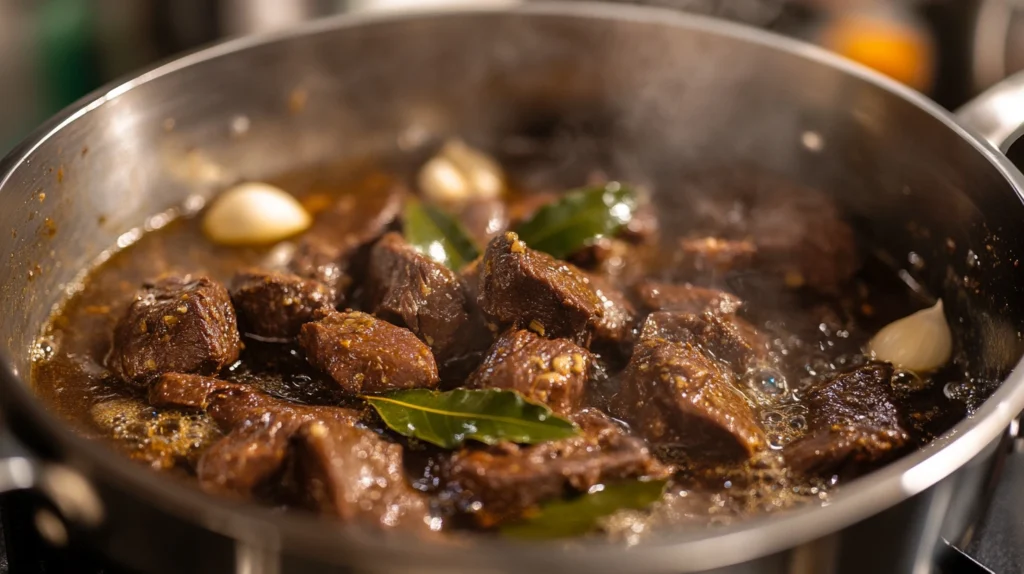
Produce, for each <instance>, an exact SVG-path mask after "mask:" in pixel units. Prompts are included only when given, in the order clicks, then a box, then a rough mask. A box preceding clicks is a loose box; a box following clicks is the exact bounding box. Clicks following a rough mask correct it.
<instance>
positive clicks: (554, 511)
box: [501, 480, 666, 540]
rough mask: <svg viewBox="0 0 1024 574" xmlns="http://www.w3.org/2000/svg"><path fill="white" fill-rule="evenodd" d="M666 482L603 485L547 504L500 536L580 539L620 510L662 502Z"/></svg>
mask: <svg viewBox="0 0 1024 574" xmlns="http://www.w3.org/2000/svg"><path fill="white" fill-rule="evenodd" d="M665 483H666V481H664V480H649V481H643V480H628V481H620V482H612V483H608V484H604V485H601V486H602V488H601V489H600V490H597V491H596V492H595V491H592V492H590V493H588V494H584V495H582V496H579V497H577V498H573V499H570V500H557V501H554V502H550V503H548V504H545V505H544V506H542V507H541V508H540V510H538V511H537V513H536V514H533V515H532V516H530V517H528V518H526V519H524V520H521V521H519V522H514V523H511V524H508V525H506V526H504V527H502V528H501V533H502V534H503V535H505V536H509V537H513V538H522V539H529V540H547V539H554V538H567V537H571V536H580V535H583V534H586V533H588V532H591V531H593V530H594V529H595V528H596V527H597V525H598V522H599V521H600V519H602V518H604V517H605V516H609V515H611V514H613V513H614V512H616V511H618V510H625V509H632V510H643V509H645V508H647V507H648V506H650V505H651V504H654V503H655V502H656V501H657V500H658V499H659V498H661V494H662V492H663V491H664V490H665Z"/></svg>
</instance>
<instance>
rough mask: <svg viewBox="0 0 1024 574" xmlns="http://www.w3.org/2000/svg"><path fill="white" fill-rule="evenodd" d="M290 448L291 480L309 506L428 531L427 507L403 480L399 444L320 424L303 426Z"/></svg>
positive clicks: (333, 424) (334, 424)
mask: <svg viewBox="0 0 1024 574" xmlns="http://www.w3.org/2000/svg"><path fill="white" fill-rule="evenodd" d="M292 448H293V459H292V460H293V462H292V465H291V466H292V467H293V469H294V481H295V483H296V484H297V485H298V486H299V488H300V490H301V491H302V493H303V495H304V498H305V499H306V501H307V502H306V504H307V505H308V506H310V507H311V508H313V509H316V510H319V511H320V512H322V513H324V514H331V515H334V516H338V517H339V518H341V519H342V520H345V521H359V522H362V523H377V524H378V525H379V526H381V527H384V528H394V527H402V528H410V529H426V528H427V525H428V523H427V518H428V516H427V504H426V501H425V499H424V497H423V495H422V494H420V493H419V492H417V491H415V490H413V488H412V487H411V486H409V483H408V482H407V481H406V478H405V474H404V471H403V467H402V447H401V446H399V445H397V444H394V443H389V442H387V441H385V440H384V439H383V438H381V437H380V436H379V435H378V434H376V433H374V432H372V431H370V430H367V429H364V428H359V427H355V426H352V425H351V424H348V423H346V422H339V421H336V420H324V421H314V422H310V423H307V424H305V425H303V427H302V428H300V429H299V431H298V432H297V433H296V434H295V436H294V439H293V440H292Z"/></svg>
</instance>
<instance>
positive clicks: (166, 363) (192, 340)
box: [110, 276, 242, 384]
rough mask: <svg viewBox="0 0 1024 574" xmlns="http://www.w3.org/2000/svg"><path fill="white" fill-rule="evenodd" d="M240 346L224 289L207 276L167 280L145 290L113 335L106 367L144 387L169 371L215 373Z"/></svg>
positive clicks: (231, 357)
mask: <svg viewBox="0 0 1024 574" xmlns="http://www.w3.org/2000/svg"><path fill="white" fill-rule="evenodd" d="M241 348H242V344H241V340H240V339H239V336H238V326H237V324H236V320H235V310H234V308H232V306H231V300H230V298H229V297H228V292H227V289H225V288H224V286H223V285H221V284H220V283H217V282H215V281H213V280H211V279H208V278H206V277H199V278H196V279H193V278H191V277H188V276H185V277H166V278H163V279H160V280H158V281H156V282H154V283H152V284H147V285H145V286H144V287H143V290H142V292H141V293H139V294H138V295H137V296H136V298H135V300H134V301H133V302H132V304H131V305H130V306H129V307H128V310H127V312H126V313H125V315H124V316H123V317H122V318H121V320H120V321H119V322H118V324H117V327H116V328H115V331H114V345H113V350H112V352H111V355H110V362H111V364H110V367H111V368H112V369H113V370H114V371H115V372H117V373H118V374H120V375H121V377H123V378H124V379H125V380H127V381H129V382H132V383H136V384H145V383H148V382H149V381H151V380H152V379H154V378H155V377H157V376H159V375H160V374H162V373H167V372H180V373H200V374H214V373H216V372H218V371H220V370H221V369H222V368H224V367H226V366H227V365H230V364H231V363H233V362H235V360H237V359H238V353H239V352H240V351H241Z"/></svg>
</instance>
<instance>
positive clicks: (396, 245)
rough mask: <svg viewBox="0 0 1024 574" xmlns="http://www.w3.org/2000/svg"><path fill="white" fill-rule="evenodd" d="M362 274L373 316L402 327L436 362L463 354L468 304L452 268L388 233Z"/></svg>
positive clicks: (374, 250)
mask: <svg viewBox="0 0 1024 574" xmlns="http://www.w3.org/2000/svg"><path fill="white" fill-rule="evenodd" d="M368 275H369V277H368V280H369V285H368V291H369V297H370V301H371V308H372V309H373V313H374V314H375V315H377V316H378V317H380V318H381V319H384V320H386V321H390V322H391V323H394V324H396V325H400V326H403V327H408V328H409V330H411V331H412V332H413V333H415V334H416V335H417V336H418V337H419V338H420V339H421V340H423V341H424V342H426V343H427V345H429V346H430V349H431V350H432V351H433V352H434V356H435V357H436V358H437V361H438V362H440V363H442V364H443V363H444V362H445V361H446V360H448V359H449V358H451V357H452V356H454V355H455V354H457V353H459V352H462V351H464V350H465V347H466V345H465V344H463V343H465V341H463V340H462V338H461V337H459V334H460V333H464V332H465V330H466V328H467V323H468V322H469V313H468V312H467V310H466V308H467V305H468V302H467V301H466V296H465V294H464V293H463V290H462V284H461V283H460V282H459V277H458V276H457V275H456V274H455V273H454V272H453V271H452V270H450V269H448V268H447V267H445V266H444V265H442V264H440V263H438V262H436V261H434V260H433V259H430V258H429V257H426V256H424V255H422V254H420V253H419V252H418V251H416V250H415V249H414V248H413V247H412V246H411V245H409V244H408V243H406V242H405V240H404V239H402V236H401V235H399V234H397V233H388V234H387V235H385V236H384V237H383V238H381V240H380V241H378V242H377V244H376V245H374V247H373V251H372V252H371V254H370V270H369V274H368Z"/></svg>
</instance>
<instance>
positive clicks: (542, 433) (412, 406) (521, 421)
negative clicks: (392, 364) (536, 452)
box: [363, 389, 579, 448]
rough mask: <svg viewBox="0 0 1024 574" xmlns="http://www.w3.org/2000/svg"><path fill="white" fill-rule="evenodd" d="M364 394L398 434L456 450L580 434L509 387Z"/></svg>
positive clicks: (562, 420)
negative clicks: (474, 443)
mask: <svg viewBox="0 0 1024 574" xmlns="http://www.w3.org/2000/svg"><path fill="white" fill-rule="evenodd" d="M363 398H364V399H365V400H366V401H367V402H369V403H370V404H371V405H372V406H373V408H374V409H376V411H377V414H379V415H380V417H381V419H383V420H384V423H385V424H387V425H388V427H390V428H391V429H392V430H394V431H395V432H398V433H400V434H403V435H405V436H409V437H414V438H418V439H420V440H422V441H426V442H429V443H432V444H435V445H437V446H439V447H442V448H456V447H458V446H460V445H461V444H462V443H463V442H464V441H465V440H466V439H473V440H477V441H480V442H483V443H486V444H495V443H498V442H500V441H510V442H515V443H520V444H535V443H539V442H546V441H551V440H559V439H564V438H569V437H573V436H576V435H577V434H578V433H579V428H577V427H576V425H575V424H573V423H572V422H570V421H568V420H566V419H563V418H561V417H559V416H557V415H555V414H554V413H552V412H551V409H550V408H548V407H547V406H546V405H542V404H538V403H533V402H530V401H528V400H526V399H525V398H524V397H523V396H522V395H521V394H519V393H517V392H515V391H510V390H504V389H455V390H453V391H447V392H439V391H431V390H427V389H411V390H406V391H396V392H393V393H389V394H386V395H381V396H364V397H363Z"/></svg>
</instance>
